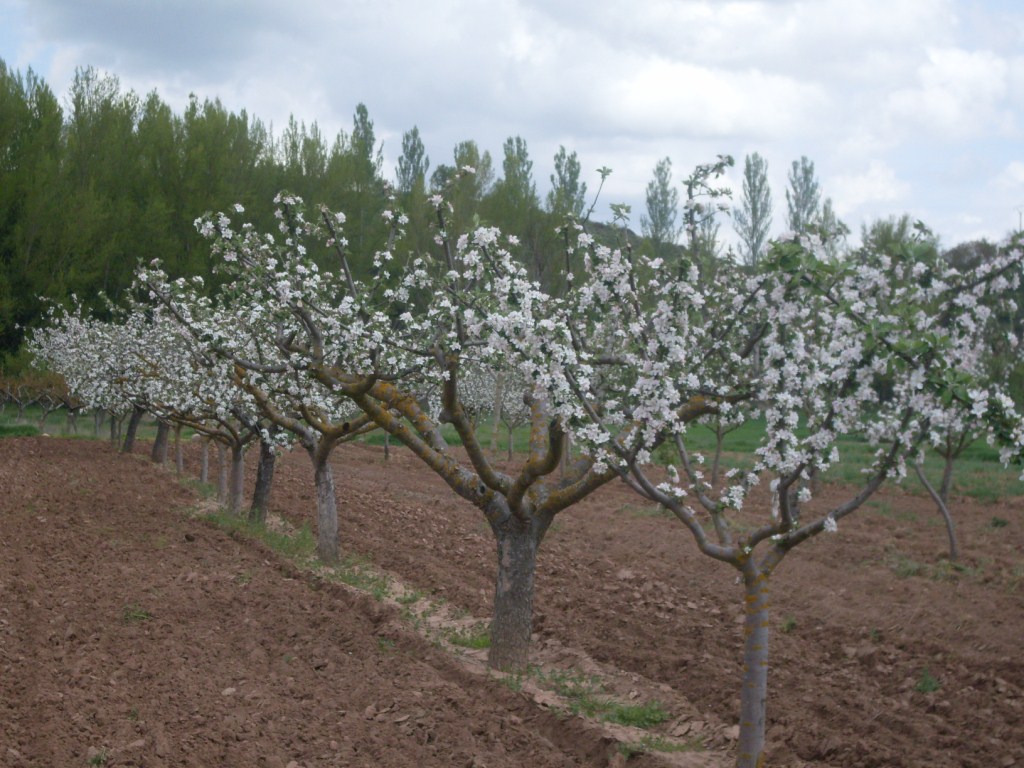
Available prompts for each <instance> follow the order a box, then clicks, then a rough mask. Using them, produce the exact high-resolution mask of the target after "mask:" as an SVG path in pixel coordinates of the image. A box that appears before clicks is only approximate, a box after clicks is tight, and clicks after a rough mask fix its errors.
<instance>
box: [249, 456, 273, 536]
mask: <svg viewBox="0 0 1024 768" xmlns="http://www.w3.org/2000/svg"><path fill="white" fill-rule="evenodd" d="M276 462H277V454H276V453H275V452H274V446H273V444H272V443H268V442H265V441H263V440H260V460H259V463H258V464H257V465H256V486H255V487H254V489H253V492H252V506H251V507H249V522H250V523H258V524H260V525H263V523H264V521H266V519H267V506H268V505H269V504H270V490H271V488H273V485H274V464H275V463H276Z"/></svg>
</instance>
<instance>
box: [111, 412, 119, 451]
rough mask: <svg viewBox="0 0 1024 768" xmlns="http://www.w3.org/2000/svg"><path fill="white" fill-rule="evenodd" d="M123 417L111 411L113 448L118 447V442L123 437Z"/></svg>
mask: <svg viewBox="0 0 1024 768" xmlns="http://www.w3.org/2000/svg"><path fill="white" fill-rule="evenodd" d="M120 426H121V419H120V418H118V417H117V416H115V415H114V412H113V411H111V412H110V445H111V447H112V448H116V447H117V443H118V441H119V439H120V437H121V434H120V429H119V428H120Z"/></svg>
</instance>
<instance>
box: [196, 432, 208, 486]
mask: <svg viewBox="0 0 1024 768" xmlns="http://www.w3.org/2000/svg"><path fill="white" fill-rule="evenodd" d="M199 482H200V483H208V482H210V438H208V437H204V438H203V439H202V440H201V441H200V446H199Z"/></svg>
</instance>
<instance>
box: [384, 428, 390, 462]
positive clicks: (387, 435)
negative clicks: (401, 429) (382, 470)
mask: <svg viewBox="0 0 1024 768" xmlns="http://www.w3.org/2000/svg"><path fill="white" fill-rule="evenodd" d="M390 459H391V433H390V432H385V433H384V461H389V460H390Z"/></svg>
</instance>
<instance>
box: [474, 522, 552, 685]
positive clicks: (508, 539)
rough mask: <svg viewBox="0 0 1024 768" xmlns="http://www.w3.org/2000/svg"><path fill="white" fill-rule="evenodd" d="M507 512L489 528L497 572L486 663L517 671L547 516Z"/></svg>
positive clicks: (529, 627) (526, 642)
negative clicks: (507, 515)
mask: <svg viewBox="0 0 1024 768" xmlns="http://www.w3.org/2000/svg"><path fill="white" fill-rule="evenodd" d="M525 517H526V519H523V518H521V517H519V516H517V515H510V516H509V517H508V519H507V520H505V521H504V522H502V523H499V524H492V526H491V528H492V530H493V531H494V535H495V537H496V539H497V544H498V575H497V579H496V582H495V588H494V618H493V619H492V621H491V647H490V650H489V651H488V656H487V663H488V665H489V666H490V667H491V668H492V669H500V670H505V671H518V670H523V669H526V666H527V664H528V663H529V653H530V635H531V634H532V632H533V594H534V577H535V574H536V570H537V550H538V549H539V547H540V542H541V539H542V538H543V536H544V532H545V531H546V530H547V526H548V524H549V523H550V519H548V520H546V521H541V520H537V519H536V518H534V517H532V516H525Z"/></svg>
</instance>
